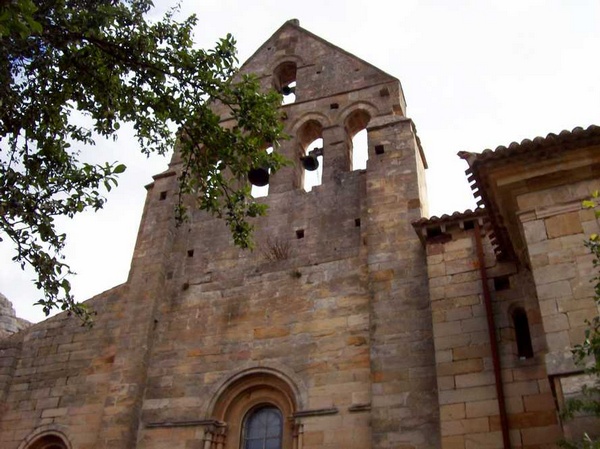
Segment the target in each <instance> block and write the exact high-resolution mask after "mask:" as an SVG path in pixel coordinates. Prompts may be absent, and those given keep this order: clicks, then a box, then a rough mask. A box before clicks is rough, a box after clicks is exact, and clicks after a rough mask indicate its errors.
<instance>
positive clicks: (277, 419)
mask: <svg viewBox="0 0 600 449" xmlns="http://www.w3.org/2000/svg"><path fill="white" fill-rule="evenodd" d="M282 425H283V419H282V416H281V412H280V411H279V409H277V408H276V407H271V406H267V407H260V408H258V409H254V410H252V411H251V412H250V413H249V414H248V415H247V416H246V419H245V422H244V432H243V435H244V438H243V443H242V448H243V449H281V434H282Z"/></svg>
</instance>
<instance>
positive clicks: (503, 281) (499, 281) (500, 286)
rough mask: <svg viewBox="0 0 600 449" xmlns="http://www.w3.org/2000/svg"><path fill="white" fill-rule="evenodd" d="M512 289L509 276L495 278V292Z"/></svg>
mask: <svg viewBox="0 0 600 449" xmlns="http://www.w3.org/2000/svg"><path fill="white" fill-rule="evenodd" d="M509 288H510V278H509V277H508V276H498V277H495V278H494V290H496V291H500V290H508V289H509Z"/></svg>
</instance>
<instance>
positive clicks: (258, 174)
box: [248, 146, 273, 198]
mask: <svg viewBox="0 0 600 449" xmlns="http://www.w3.org/2000/svg"><path fill="white" fill-rule="evenodd" d="M265 151H266V152H267V153H268V154H271V153H272V152H273V147H272V146H270V147H269V148H267V149H266V150H265ZM270 177H271V170H270V169H269V168H268V167H255V168H253V169H252V170H250V171H249V172H248V180H249V181H250V184H252V190H251V195H252V197H253V198H262V197H265V196H267V195H269V182H270Z"/></svg>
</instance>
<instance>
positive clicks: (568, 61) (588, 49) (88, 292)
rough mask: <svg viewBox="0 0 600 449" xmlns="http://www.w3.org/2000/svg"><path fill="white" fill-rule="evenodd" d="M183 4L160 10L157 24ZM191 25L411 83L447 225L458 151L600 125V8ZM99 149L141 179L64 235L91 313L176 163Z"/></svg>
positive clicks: (255, 4)
mask: <svg viewBox="0 0 600 449" xmlns="http://www.w3.org/2000/svg"><path fill="white" fill-rule="evenodd" d="M172 3H174V2H170V1H166V0H158V1H156V4H157V11H164V10H165V8H166V7H168V6H170V5H171V4H172ZM191 13H196V14H197V15H198V17H199V26H198V29H197V33H196V42H197V43H198V44H199V45H200V46H203V47H207V46H210V45H212V43H213V42H215V41H216V40H217V39H218V38H219V37H222V36H224V35H225V34H226V33H232V34H233V35H234V36H235V38H236V39H237V41H238V50H239V58H240V62H243V61H244V60H245V59H246V58H248V57H249V56H250V55H251V54H252V53H253V52H254V51H255V50H256V49H257V48H258V47H259V46H260V45H261V44H262V43H263V42H264V41H265V40H266V39H268V38H269V36H271V34H273V33H274V32H275V31H276V30H277V29H278V28H279V27H280V26H281V25H282V24H283V23H284V22H285V21H286V20H288V19H291V18H297V19H299V20H300V25H301V26H302V27H303V28H306V29H307V30H309V31H311V32H313V33H315V34H317V35H319V36H321V37H322V38H324V39H326V40H328V41H330V42H331V43H333V44H335V45H337V46H339V47H341V48H343V49H345V50H347V51H349V52H350V53H353V54H355V55H356V56H359V57H360V58H362V59H365V60H366V61H368V62H370V63H372V64H373V65H375V66H377V67H379V68H380V69H382V70H384V71H386V72H387V73H389V74H391V75H393V76H395V77H397V78H399V79H400V81H401V83H402V86H403V89H404V93H405V96H406V100H407V104H408V106H407V110H408V114H407V115H408V116H409V117H411V118H412V119H413V120H414V121H415V124H416V126H417V132H418V135H419V137H420V139H421V142H422V144H423V148H424V150H425V154H426V157H427V159H428V162H429V170H428V175H427V176H428V177H427V180H428V188H429V200H430V212H431V214H434V215H441V214H443V213H452V212H453V211H455V210H464V209H466V208H472V207H473V206H474V202H473V200H472V195H471V193H470V190H469V189H468V186H467V183H466V180H465V177H464V170H465V168H466V167H465V165H464V164H463V163H462V161H460V160H459V159H458V157H457V156H456V153H457V152H458V151H460V150H468V151H483V150H484V149H486V148H492V149H493V148H495V147H496V146H498V145H508V144H509V143H511V142H512V141H521V140H522V139H524V138H534V137H536V136H538V135H544V136H545V135H546V134H548V133H550V132H554V133H558V132H560V131H561V130H563V129H572V128H574V127H576V126H582V127H587V126H589V125H590V124H599V125H600V57H599V55H600V2H599V1H598V0H564V1H559V0H520V1H512V0H511V1H509V0H493V1H475V0H471V1H468V0H461V1H451V0H441V1H433V0H396V1H381V0H380V1H378V0H371V1H368V2H365V1H364V0H363V1H339V0H338V1H335V0H329V1H327V2H326V1H323V0H319V1H314V0H302V1H299V0H298V1H295V2H290V1H282V0H277V1H271V0H264V1H250V0H210V1H200V0H182V15H189V14H191ZM99 143H101V144H99V145H97V146H96V147H94V148H88V149H83V151H84V152H85V153H86V155H87V156H88V157H93V158H94V159H96V160H98V161H111V162H112V161H116V160H118V161H120V162H124V163H125V164H126V165H127V166H128V169H127V171H126V172H125V174H124V175H123V176H122V177H121V181H120V186H119V188H118V189H117V190H116V191H113V193H111V194H110V196H109V202H108V205H107V206H106V208H105V209H104V210H103V211H101V212H99V213H97V214H86V215H83V216H80V217H79V218H77V219H75V220H64V221H63V223H64V227H63V228H62V229H64V230H65V231H66V232H67V234H68V236H69V247H68V250H67V252H66V255H67V261H68V262H69V263H70V264H71V266H72V268H73V269H74V270H75V271H76V272H77V273H78V275H77V276H76V277H75V278H74V279H72V283H73V286H74V292H75V295H76V298H78V299H79V300H85V299H87V298H89V297H91V296H93V295H95V294H97V293H100V292H102V291H104V290H107V289H109V288H111V287H113V286H116V285H118V284H120V283H122V282H124V281H125V280H126V278H127V274H128V271H129V264H130V260H131V255H132V251H133V246H134V243H135V237H136V233H137V227H138V224H139V220H140V217H141V213H142V207H143V203H144V198H145V190H144V188H143V186H144V185H145V184H148V183H149V182H151V176H152V175H153V174H155V173H158V172H160V171H162V170H164V169H165V168H166V164H167V162H168V161H167V160H166V159H162V158H158V157H155V158H152V159H151V160H146V158H145V157H143V156H141V154H140V152H139V149H138V148H137V145H136V142H135V141H134V140H132V139H131V133H129V134H128V132H127V130H125V131H124V132H123V133H122V135H121V136H120V138H119V140H118V141H117V142H116V143H113V142H112V141H110V142H99ZM11 251H12V247H11V246H10V242H7V241H5V242H4V243H1V244H0V264H1V267H2V269H1V270H0V292H2V293H4V294H5V295H6V296H7V297H8V299H10V300H11V301H12V302H13V304H14V305H15V308H16V309H17V314H18V315H19V316H21V317H24V318H26V319H28V320H31V321H39V320H41V319H43V318H44V315H43V313H42V311H41V309H40V308H39V307H35V308H34V307H32V306H31V304H32V303H33V302H34V301H35V300H36V299H38V298H39V296H40V295H39V293H38V292H37V291H36V290H35V287H34V286H33V283H32V282H31V279H32V278H33V274H32V273H30V272H22V271H21V270H20V268H18V267H17V266H16V265H15V264H13V263H12V262H11V257H12V254H11Z"/></svg>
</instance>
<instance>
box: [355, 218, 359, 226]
mask: <svg viewBox="0 0 600 449" xmlns="http://www.w3.org/2000/svg"><path fill="white" fill-rule="evenodd" d="M354 226H356V227H357V228H360V218H355V219H354Z"/></svg>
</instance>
